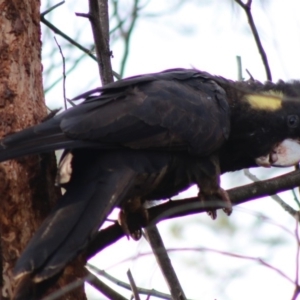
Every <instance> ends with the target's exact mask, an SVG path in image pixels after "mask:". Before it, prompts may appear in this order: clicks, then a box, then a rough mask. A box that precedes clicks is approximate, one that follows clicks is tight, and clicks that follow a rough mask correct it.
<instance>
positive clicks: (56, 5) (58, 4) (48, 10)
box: [41, 1, 65, 18]
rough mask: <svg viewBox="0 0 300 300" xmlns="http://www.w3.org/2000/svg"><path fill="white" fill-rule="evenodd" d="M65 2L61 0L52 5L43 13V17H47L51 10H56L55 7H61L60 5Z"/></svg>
mask: <svg viewBox="0 0 300 300" xmlns="http://www.w3.org/2000/svg"><path fill="white" fill-rule="evenodd" d="M63 4H65V1H61V2H59V3H57V4H55V5H53V6H52V7H50V8H48V9H46V10H45V11H44V12H42V13H41V18H42V17H45V16H46V15H47V14H48V13H49V12H51V11H52V10H54V9H55V8H57V7H59V6H61V5H63Z"/></svg>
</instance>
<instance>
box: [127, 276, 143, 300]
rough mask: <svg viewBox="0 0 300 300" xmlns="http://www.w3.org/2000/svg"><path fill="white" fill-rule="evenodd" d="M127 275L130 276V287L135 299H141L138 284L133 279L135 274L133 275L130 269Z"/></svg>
mask: <svg viewBox="0 0 300 300" xmlns="http://www.w3.org/2000/svg"><path fill="white" fill-rule="evenodd" d="M127 277H128V280H129V283H130V287H131V290H132V293H133V296H134V299H135V300H141V298H140V295H139V291H138V288H137V286H136V284H135V282H134V279H133V276H132V274H131V271H130V270H128V271H127Z"/></svg>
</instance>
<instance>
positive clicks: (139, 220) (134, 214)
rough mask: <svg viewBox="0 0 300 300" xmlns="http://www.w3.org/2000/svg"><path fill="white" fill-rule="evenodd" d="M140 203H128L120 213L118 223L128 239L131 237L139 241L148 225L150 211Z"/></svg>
mask: <svg viewBox="0 0 300 300" xmlns="http://www.w3.org/2000/svg"><path fill="white" fill-rule="evenodd" d="M137 203H138V202H135V201H128V203H127V205H125V207H124V208H123V209H122V210H121V211H120V213H119V218H118V222H119V224H120V226H121V227H122V229H123V231H124V233H125V234H126V236H127V238H128V239H129V237H131V238H132V239H133V240H135V241H138V240H139V239H140V238H141V236H142V227H145V226H147V224H148V219H149V216H148V211H147V210H146V209H145V208H144V207H143V206H142V205H138V206H137V205H136V204H137Z"/></svg>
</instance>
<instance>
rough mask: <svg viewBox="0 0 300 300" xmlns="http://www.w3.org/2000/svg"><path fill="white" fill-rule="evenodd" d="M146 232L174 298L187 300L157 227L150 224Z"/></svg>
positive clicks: (175, 299)
mask: <svg viewBox="0 0 300 300" xmlns="http://www.w3.org/2000/svg"><path fill="white" fill-rule="evenodd" d="M145 233H146V237H147V240H148V242H149V244H150V246H151V248H152V251H153V254H154V255H155V258H156V261H157V263H158V265H159V267H160V271H161V272H162V274H163V275H164V278H165V280H166V282H167V284H168V287H169V291H170V293H171V295H172V298H173V299H174V300H186V297H185V295H184V292H183V289H182V287H181V285H180V282H179V280H178V278H177V275H176V273H175V270H174V268H173V266H172V263H171V260H170V258H169V256H168V253H167V251H166V249H165V245H164V243H163V240H162V238H161V236H160V234H159V231H158V229H157V227H156V226H148V227H147V228H146V229H145Z"/></svg>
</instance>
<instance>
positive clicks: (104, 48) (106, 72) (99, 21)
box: [89, 0, 114, 85]
mask: <svg viewBox="0 0 300 300" xmlns="http://www.w3.org/2000/svg"><path fill="white" fill-rule="evenodd" d="M89 20H90V22H91V25H92V30H93V35H94V41H95V48H96V53H97V58H98V66H99V73H100V78H101V82H102V84H103V85H105V84H107V83H109V82H112V81H114V79H113V72H112V66H111V61H110V57H111V51H110V48H109V21H108V20H109V17H108V3H107V0H89Z"/></svg>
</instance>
